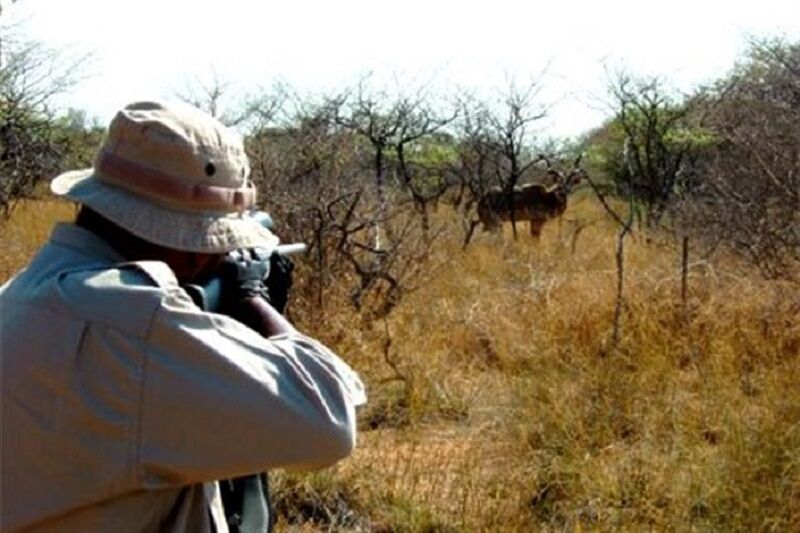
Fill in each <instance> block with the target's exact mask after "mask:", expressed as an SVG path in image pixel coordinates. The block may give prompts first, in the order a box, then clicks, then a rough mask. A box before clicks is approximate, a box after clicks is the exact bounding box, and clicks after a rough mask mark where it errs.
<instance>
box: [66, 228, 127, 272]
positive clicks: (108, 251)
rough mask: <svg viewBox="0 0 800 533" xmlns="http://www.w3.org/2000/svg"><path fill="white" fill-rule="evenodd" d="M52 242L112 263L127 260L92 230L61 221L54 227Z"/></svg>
mask: <svg viewBox="0 0 800 533" xmlns="http://www.w3.org/2000/svg"><path fill="white" fill-rule="evenodd" d="M50 242H51V243H53V244H56V245H59V246H66V247H67V248H72V249H73V250H75V251H77V252H78V253H81V254H84V255H89V256H91V257H94V258H97V259H104V260H108V261H110V262H112V263H121V262H125V261H126V259H125V257H123V256H122V255H121V254H120V253H119V252H117V251H116V250H115V249H114V248H113V247H112V246H111V245H110V244H109V243H108V242H106V241H104V240H103V239H101V238H100V237H98V236H97V235H95V234H94V233H92V232H91V231H89V230H87V229H84V228H81V227H79V226H76V225H75V224H69V223H66V222H61V223H59V224H57V225H56V227H55V228H54V229H53V234H52V235H51V237H50Z"/></svg>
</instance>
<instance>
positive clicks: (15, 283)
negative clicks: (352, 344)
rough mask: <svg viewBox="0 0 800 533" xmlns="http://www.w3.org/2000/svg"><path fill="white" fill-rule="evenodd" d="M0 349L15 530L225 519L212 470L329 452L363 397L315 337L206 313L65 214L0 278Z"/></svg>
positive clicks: (165, 271)
mask: <svg viewBox="0 0 800 533" xmlns="http://www.w3.org/2000/svg"><path fill="white" fill-rule="evenodd" d="M0 361H1V362H2V431H1V432H2V443H1V444H2V464H0V467H1V470H2V486H0V494H2V501H1V502H0V509H2V511H1V513H2V514H0V530H2V531H4V532H9V533H10V532H14V531H20V530H25V531H27V530H30V531H98V532H100V531H102V532H107V531H114V532H125V531H137V532H138V531H175V532H189V531H191V532H202V531H211V530H212V527H216V530H217V531H226V530H227V527H226V526H225V524H224V520H222V519H221V507H220V505H219V496H218V489H217V486H216V483H214V482H213V480H216V479H224V478H229V477H233V476H238V475H242V474H248V473H255V472H263V471H266V470H270V469H273V468H276V467H312V468H313V467H321V466H325V465H329V464H331V463H334V462H335V461H337V460H339V459H341V458H343V457H345V456H347V455H348V454H350V452H351V451H352V449H353V447H354V445H355V436H356V417H355V408H356V406H358V405H360V404H363V403H364V402H365V401H366V396H365V393H364V387H363V385H362V383H361V381H360V380H359V378H358V376H357V375H356V374H355V373H354V372H353V370H351V369H350V367H348V366H347V365H346V364H345V363H344V362H343V361H342V360H341V359H340V358H339V357H337V356H336V355H334V354H333V353H332V352H331V351H330V350H328V349H327V348H325V347H324V346H322V345H321V344H320V343H318V342H317V341H315V340H313V339H311V338H308V337H306V336H304V335H301V334H291V335H282V336H275V337H271V338H269V339H267V338H264V337H262V336H260V335H259V334H258V333H256V332H255V331H253V330H251V329H249V328H247V327H246V326H244V325H242V324H240V323H238V322H236V321H235V320H233V319H230V318H228V317H225V316H222V315H216V314H211V313H205V312H203V311H201V310H200V309H199V308H197V307H196V306H195V305H194V304H193V303H192V301H191V300H190V299H189V297H188V296H187V294H186V293H185V292H184V291H183V289H181V288H180V287H179V286H178V283H177V280H176V279H175V276H174V274H173V273H172V271H171V270H170V269H169V268H168V267H167V266H166V265H165V264H164V263H159V262H133V263H131V262H127V263H126V262H124V260H123V258H122V257H120V256H119V255H118V254H117V253H116V252H115V251H114V250H113V248H111V247H110V246H109V245H108V244H107V243H105V242H104V241H103V240H101V239H99V238H98V237H96V236H95V235H94V234H92V233H90V232H88V231H86V230H84V229H82V228H79V227H76V226H73V225H70V224H62V225H59V226H57V227H56V229H55V231H54V233H53V236H52V237H51V240H50V242H49V243H48V244H47V245H46V246H45V247H44V248H43V249H42V250H41V251H40V252H39V254H38V255H37V256H36V257H35V258H34V260H33V261H32V263H31V264H30V266H29V268H28V269H26V270H25V271H23V272H22V273H20V274H19V275H17V276H16V277H15V278H14V279H12V280H11V281H10V282H9V283H7V284H6V285H5V286H3V287H2V288H1V289H0ZM210 517H214V518H210ZM212 520H213V521H214V522H216V524H215V525H213V526H212V523H211V521H212Z"/></svg>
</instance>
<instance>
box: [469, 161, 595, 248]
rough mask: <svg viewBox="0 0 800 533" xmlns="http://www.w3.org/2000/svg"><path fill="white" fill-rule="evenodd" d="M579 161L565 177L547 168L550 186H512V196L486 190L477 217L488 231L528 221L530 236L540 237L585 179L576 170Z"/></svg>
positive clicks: (579, 171)
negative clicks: (546, 225)
mask: <svg viewBox="0 0 800 533" xmlns="http://www.w3.org/2000/svg"><path fill="white" fill-rule="evenodd" d="M579 162H580V158H578V160H577V161H576V162H575V169H574V170H573V171H572V172H570V174H569V175H568V176H567V177H566V178H565V177H564V176H563V174H561V173H560V172H557V171H555V170H552V169H550V170H549V171H548V173H549V174H550V175H551V176H552V178H553V180H554V181H555V184H554V185H551V186H549V187H547V186H545V185H542V184H539V183H534V184H530V185H523V186H521V187H515V188H514V191H513V193H512V194H510V195H509V194H508V191H507V190H504V189H501V188H500V187H494V188H492V189H490V190H489V192H487V193H486V194H485V195H484V196H483V197H482V198H481V199H480V201H479V202H478V218H479V219H480V221H481V223H482V224H483V228H484V229H485V230H487V231H496V230H498V229H499V228H500V224H501V223H503V222H508V221H510V220H512V213H513V220H514V221H515V222H522V221H524V220H527V221H528V222H529V223H530V227H531V236H533V237H535V238H537V239H538V238H539V236H540V235H541V233H542V227H543V226H544V224H545V222H547V221H548V220H550V219H553V218H559V217H561V215H563V214H564V211H566V210H567V197H568V196H569V193H570V191H571V190H572V188H573V187H574V186H575V185H577V184H578V183H579V182H580V181H581V180H582V179H583V178H584V177H585V172H584V171H583V170H582V169H580V168H579V167H578V163H579Z"/></svg>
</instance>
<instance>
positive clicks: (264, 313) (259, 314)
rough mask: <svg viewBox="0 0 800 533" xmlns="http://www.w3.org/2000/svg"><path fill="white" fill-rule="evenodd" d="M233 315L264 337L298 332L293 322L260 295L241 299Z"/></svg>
mask: <svg viewBox="0 0 800 533" xmlns="http://www.w3.org/2000/svg"><path fill="white" fill-rule="evenodd" d="M232 316H233V318H235V319H236V320H238V321H239V322H241V323H243V324H244V325H246V326H248V327H250V328H251V329H253V330H255V331H257V332H258V333H260V334H261V335H263V336H264V337H272V336H273V335H282V334H287V333H297V330H296V329H295V328H294V326H293V325H292V323H291V322H289V321H288V320H286V318H285V317H284V316H283V315H282V314H280V313H279V312H278V311H277V310H276V309H275V308H274V307H272V306H271V305H270V304H269V303H267V301H266V300H264V298H261V297H260V296H251V297H249V298H244V299H242V300H240V301H239V305H238V308H237V309H236V311H235V312H234V313H232Z"/></svg>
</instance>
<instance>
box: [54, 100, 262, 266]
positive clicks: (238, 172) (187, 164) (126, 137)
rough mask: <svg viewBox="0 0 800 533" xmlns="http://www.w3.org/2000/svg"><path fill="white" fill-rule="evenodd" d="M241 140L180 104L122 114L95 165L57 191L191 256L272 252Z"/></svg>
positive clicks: (136, 107) (143, 105)
mask: <svg viewBox="0 0 800 533" xmlns="http://www.w3.org/2000/svg"><path fill="white" fill-rule="evenodd" d="M249 174H250V165H249V163H248V161H247V155H246V154H245V151H244V145H243V143H242V139H241V137H240V136H239V135H238V134H237V133H235V132H234V131H232V130H231V129H229V128H227V127H226V126H224V125H223V124H221V123H220V122H219V121H217V120H216V119H214V118H213V117H211V116H210V115H208V114H206V113H204V112H202V111H200V110H199V109H196V108H194V107H191V106H189V105H187V104H182V103H169V104H167V103H160V102H137V103H133V104H130V105H128V106H126V107H125V108H124V109H122V110H121V111H119V113H117V115H116V116H115V117H114V119H113V120H112V121H111V124H110V125H109V128H108V133H107V135H106V137H105V139H104V141H103V145H102V147H101V148H100V151H99V152H98V154H97V157H96V158H95V161H94V167H93V168H89V169H84V170H75V171H71V172H66V173H64V174H61V175H59V176H58V177H56V178H55V179H53V181H52V182H51V184H50V188H51V190H52V191H53V192H54V193H55V194H57V195H59V196H65V197H67V198H70V199H72V200H75V201H76V202H79V203H81V204H85V205H86V206H88V207H90V208H92V209H94V210H95V211H97V212H98V213H100V214H101V215H103V216H105V217H106V218H108V219H109V220H111V221H113V222H115V223H116V224H118V225H119V226H121V227H123V228H125V229H126V230H128V231H130V232H131V233H133V234H134V235H137V236H138V237H141V238H143V239H145V240H147V241H150V242H153V243H155V244H159V245H161V246H165V247H168V248H173V249H176V250H184V251H190V252H204V253H222V252H229V251H231V250H234V249H236V248H244V247H256V246H260V247H265V248H273V247H275V246H276V245H277V243H278V238H277V237H276V236H275V235H274V234H272V233H271V232H270V231H269V230H268V229H266V228H264V227H263V226H262V225H261V224H260V223H259V222H258V220H257V219H256V218H254V217H253V216H252V215H251V209H252V208H254V207H255V200H256V190H255V187H254V186H253V184H252V183H251V182H250V181H249V179H248V178H249Z"/></svg>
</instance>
